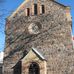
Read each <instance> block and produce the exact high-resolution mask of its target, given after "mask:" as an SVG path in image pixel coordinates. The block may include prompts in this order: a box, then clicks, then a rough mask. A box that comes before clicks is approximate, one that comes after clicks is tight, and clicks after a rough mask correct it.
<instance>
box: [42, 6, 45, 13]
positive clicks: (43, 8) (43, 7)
mask: <svg viewBox="0 0 74 74" xmlns="http://www.w3.org/2000/svg"><path fill="white" fill-rule="evenodd" d="M42 13H45V6H44V5H42Z"/></svg>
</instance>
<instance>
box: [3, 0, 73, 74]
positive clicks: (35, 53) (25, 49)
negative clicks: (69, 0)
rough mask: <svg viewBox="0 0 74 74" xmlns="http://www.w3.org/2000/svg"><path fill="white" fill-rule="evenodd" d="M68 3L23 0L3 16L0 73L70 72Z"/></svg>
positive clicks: (39, 73)
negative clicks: (66, 4) (0, 65)
mask: <svg viewBox="0 0 74 74" xmlns="http://www.w3.org/2000/svg"><path fill="white" fill-rule="evenodd" d="M71 25H72V19H71V15H70V7H67V6H64V5H62V4H60V3H58V2H56V1H54V0H25V1H24V2H23V3H22V4H21V5H20V6H19V7H18V8H17V9H16V11H15V12H13V13H12V15H11V16H9V17H8V18H7V19H6V31H5V33H6V44H5V45H6V46H5V50H4V67H3V71H4V73H3V74H74V50H73V48H72V41H71Z"/></svg>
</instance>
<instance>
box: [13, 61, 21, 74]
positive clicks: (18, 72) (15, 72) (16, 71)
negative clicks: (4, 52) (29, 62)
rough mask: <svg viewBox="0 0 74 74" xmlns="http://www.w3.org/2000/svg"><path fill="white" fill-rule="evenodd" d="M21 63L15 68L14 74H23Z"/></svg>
mask: <svg viewBox="0 0 74 74" xmlns="http://www.w3.org/2000/svg"><path fill="white" fill-rule="evenodd" d="M21 68H22V67H21V61H19V62H18V63H17V64H16V65H15V66H14V72H13V74H21Z"/></svg>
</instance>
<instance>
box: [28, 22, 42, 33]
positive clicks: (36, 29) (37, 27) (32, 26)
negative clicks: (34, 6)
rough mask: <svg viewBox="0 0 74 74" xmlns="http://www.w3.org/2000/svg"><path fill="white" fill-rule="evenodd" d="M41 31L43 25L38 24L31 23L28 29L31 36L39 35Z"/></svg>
mask: <svg viewBox="0 0 74 74" xmlns="http://www.w3.org/2000/svg"><path fill="white" fill-rule="evenodd" d="M40 29H41V24H40V23H38V22H36V23H31V24H30V25H29V27H28V30H29V33H30V34H38V33H40Z"/></svg>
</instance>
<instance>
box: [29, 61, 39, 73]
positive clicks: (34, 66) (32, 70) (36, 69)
mask: <svg viewBox="0 0 74 74" xmlns="http://www.w3.org/2000/svg"><path fill="white" fill-rule="evenodd" d="M29 74H40V68H39V65H38V64H37V63H35V62H32V63H31V64H30V67H29Z"/></svg>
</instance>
